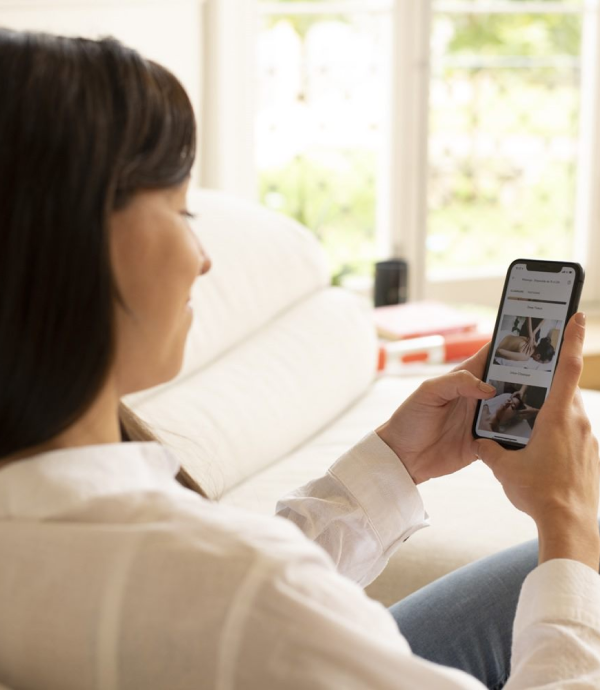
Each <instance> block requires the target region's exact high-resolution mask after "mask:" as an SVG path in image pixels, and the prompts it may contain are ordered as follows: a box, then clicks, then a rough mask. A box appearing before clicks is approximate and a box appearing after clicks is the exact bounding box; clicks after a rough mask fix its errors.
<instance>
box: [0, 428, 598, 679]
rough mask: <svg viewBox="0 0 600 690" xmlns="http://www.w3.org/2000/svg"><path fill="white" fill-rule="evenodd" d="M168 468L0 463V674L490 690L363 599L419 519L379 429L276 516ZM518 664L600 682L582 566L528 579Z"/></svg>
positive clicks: (559, 564) (592, 583)
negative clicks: (427, 652)
mask: <svg viewBox="0 0 600 690" xmlns="http://www.w3.org/2000/svg"><path fill="white" fill-rule="evenodd" d="M177 471H178V462H177V460H176V458H175V455H174V454H173V452H172V451H169V450H168V449H167V448H165V447H163V446H161V445H160V444H158V443H154V442H149V443H122V444H105V445H96V446H87V447H83V448H70V449H63V450H57V451H52V452H49V453H44V454H41V455H38V456H35V457H33V458H30V459H26V460H21V461H19V462H16V463H13V464H11V465H7V466H5V467H4V468H2V469H0V683H5V684H7V685H8V686H9V687H13V688H17V689H29V690H36V689H39V690H70V689H73V690H75V689H76V690H88V689H90V690H91V689H92V688H93V689H94V690H109V689H110V690H116V689H117V688H119V689H121V690H125V689H131V690H158V689H163V688H164V689H165V690H166V689H168V690H184V689H185V690H191V689H192V688H211V689H212V688H218V689H219V690H225V689H227V690H229V689H232V688H239V689H252V690H255V689H261V690H262V689H267V688H286V690H294V689H296V688H310V689H311V690H315V689H317V690H318V689H319V688H335V689H343V690H352V689H354V688H362V689H367V688H368V689H369V690H376V689H380V688H381V689H387V688H390V689H391V688H394V689H400V688H411V689H413V690H445V689H448V690H450V689H453V690H454V689H458V688H464V689H473V690H475V689H477V688H479V689H480V690H481V688H483V686H481V685H480V684H479V682H478V681H476V680H475V679H473V678H471V677H470V676H467V675H466V674H463V673H461V672H459V671H456V670H451V669H448V668H444V667H441V666H437V665H435V664H432V663H429V662H426V661H424V660H421V659H419V658H418V657H415V656H414V655H412V654H411V651H410V649H409V646H408V644H407V642H406V640H405V639H404V638H403V637H402V635H401V634H400V633H399V631H398V629H397V626H396V623H395V622H394V620H393V618H392V617H391V615H390V613H389V612H388V611H387V609H386V608H385V607H384V606H382V605H381V604H379V603H377V602H375V601H372V600H371V599H369V598H368V597H367V596H366V595H365V593H364V592H363V589H362V586H364V585H366V584H367V583H369V582H370V581H372V580H373V579H374V578H375V577H376V576H377V574H378V573H379V572H380V571H381V570H382V569H383V567H384V566H385V564H386V562H387V560H388V558H389V557H390V555H391V554H392V553H393V552H394V551H395V550H396V549H397V548H398V547H399V546H401V544H402V542H403V541H404V540H405V539H406V538H407V537H408V536H409V535H410V534H412V533H413V532H414V531H415V530H417V529H419V528H420V527H423V526H424V525H425V524H427V516H426V514H425V512H424V509H423V505H422V502H421V499H420V497H419V494H418V492H417V490H416V487H415V486H414V484H413V483H412V481H411V480H410V477H409V475H408V473H407V472H406V470H405V468H404V467H403V465H402V463H401V462H399V460H398V458H397V457H396V456H395V454H394V453H393V452H392V451H391V450H390V449H389V448H388V447H387V446H386V444H385V443H383V442H382V441H381V440H380V439H379V437H378V436H377V435H376V434H375V433H371V434H369V435H368V436H366V437H365V438H364V439H363V441H361V442H360V443H359V444H358V445H357V446H355V447H354V448H353V449H351V450H350V451H349V452H348V453H346V454H345V455H344V456H342V457H341V458H340V459H339V460H338V461H337V462H336V463H335V464H334V465H333V466H332V467H331V468H330V470H329V471H328V472H327V473H326V474H325V475H324V476H323V477H321V478H319V479H316V480H315V481H313V482H311V483H309V484H308V485H306V486H305V487H303V488H302V489H299V490H298V491H295V492H293V493H292V494H291V495H289V496H288V497H286V498H285V499H284V500H283V501H281V502H280V503H279V505H278V512H279V516H278V517H271V518H269V517H263V516H259V515H254V514H252V513H248V512H243V511H240V510H237V509H234V508H231V507H227V506H224V505H219V504H216V503H212V502H209V501H206V500H204V499H202V498H200V497H199V496H198V495H196V494H194V493H193V492H191V491H189V490H187V489H184V488H183V487H181V486H180V485H179V484H178V483H177V482H176V481H175V479H174V477H175V474H176V473H177ZM284 518H287V519H284ZM294 523H295V524H294ZM307 537H308V538H307ZM512 664H513V675H512V678H511V679H510V681H509V683H508V684H507V685H506V688H507V689H509V688H542V687H543V688H575V687H576V688H578V689H581V688H584V687H585V688H588V687H589V688H592V687H594V688H598V687H600V578H599V577H598V575H597V574H596V573H594V572H593V571H592V569H591V568H589V567H587V566H585V565H583V564H581V563H577V562H574V561H569V560H554V561H550V562H548V563H545V564H544V565H542V566H540V567H538V568H536V570H534V572H533V573H531V574H530V575H529V577H528V578H527V580H526V582H525V584H524V587H523V590H522V593H521V599H520V602H519V606H518V611H517V618H516V621H515V630H514V649H513V659H512Z"/></svg>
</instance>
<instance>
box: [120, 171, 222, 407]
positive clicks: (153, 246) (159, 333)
mask: <svg viewBox="0 0 600 690" xmlns="http://www.w3.org/2000/svg"><path fill="white" fill-rule="evenodd" d="M187 187H188V181H186V182H185V183H184V184H182V185H180V186H178V187H174V188H170V189H159V190H150V191H141V192H137V193H136V194H135V195H134V196H133V198H132V199H131V200H130V202H129V203H128V204H127V206H126V207H125V208H123V209H121V210H119V211H116V212H114V213H113V214H112V216H111V220H110V252H111V262H112V267H113V271H114V275H115V280H116V282H117V285H118V288H119V290H120V292H121V295H122V297H123V300H124V302H125V303H126V304H127V306H128V307H129V309H130V311H131V315H130V314H128V313H126V311H125V310H124V309H123V307H122V306H121V305H119V304H117V305H116V310H117V314H116V323H117V358H116V365H115V366H116V378H117V386H118V390H119V395H125V394H127V393H133V392H135V391H139V390H143V389H145V388H150V387H152V386H155V385H158V384H159V383H164V382H166V381H169V380H171V379H172V378H173V377H175V376H176V375H177V373H178V372H179V371H180V369H181V365H182V362H183V353H184V349H185V342H186V338H187V334H188V331H189V328H190V326H191V323H192V319H193V313H192V311H191V308H190V306H189V305H187V304H186V303H187V301H188V300H189V298H190V295H191V290H192V286H193V284H194V282H195V280H196V278H197V277H198V276H199V275H203V274H204V273H206V272H207V271H208V270H209V269H210V265H211V263H210V259H209V258H208V256H207V255H206V253H205V252H204V250H203V248H202V246H201V244H200V242H199V241H198V239H197V237H196V235H195V234H194V233H193V231H192V230H191V228H190V226H189V223H188V219H187V218H186V215H185V214H186V211H187V206H186V203H187V201H186V196H187Z"/></svg>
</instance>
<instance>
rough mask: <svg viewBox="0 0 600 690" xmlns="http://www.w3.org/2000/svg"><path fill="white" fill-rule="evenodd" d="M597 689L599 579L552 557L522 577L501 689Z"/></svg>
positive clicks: (586, 568) (599, 678)
mask: <svg viewBox="0 0 600 690" xmlns="http://www.w3.org/2000/svg"><path fill="white" fill-rule="evenodd" d="M520 688H523V689H524V688H548V689H549V688H552V689H554V688H556V689H557V690H558V689H559V688H560V689H561V690H568V689H569V688H573V689H575V688H577V690H583V688H600V577H599V575H598V573H597V572H596V571H594V570H592V568H590V567H589V566H587V565H584V564H583V563H579V562H577V561H572V560H567V559H553V560H551V561H547V562H546V563H542V565H540V566H538V567H537V568H536V569H535V570H533V571H532V572H531V573H530V574H529V575H528V576H527V578H526V579H525V582H524V583H523V587H522V589H521V594H520V597H519V604H518V606H517V613H516V616H515V623H514V629H513V648H512V670H511V677H510V679H509V681H508V683H507V684H506V685H505V689H506V690H517V689H520Z"/></svg>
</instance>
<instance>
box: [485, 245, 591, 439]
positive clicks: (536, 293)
mask: <svg viewBox="0 0 600 690" xmlns="http://www.w3.org/2000/svg"><path fill="white" fill-rule="evenodd" d="M583 281H584V272H583V268H582V267H581V266H580V265H579V264H577V263H573V262H569V261H538V260H533V259H517V260H516V261H513V262H512V263H511V265H510V266H509V268H508V272H507V274H506V281H505V283H504V289H503V291H502V299H501V300H500V308H499V309H498V316H497V318H496V325H495V327H494V335H493V338H492V344H491V346H490V351H489V354H488V359H487V362H486V366H485V371H484V374H483V380H484V381H485V382H486V383H490V384H492V386H494V387H495V388H496V394H495V395H494V397H493V398H491V399H489V400H480V401H479V402H478V403H477V409H476V411H475V419H474V421H473V435H474V436H475V438H491V439H493V440H494V441H497V442H498V443H500V444H501V445H503V446H504V447H505V448H513V449H518V448H523V447H524V446H526V445H527V442H528V441H529V438H530V436H531V432H532V430H533V427H534V425H535V420H536V417H537V415H538V412H539V410H540V409H541V407H542V405H543V404H544V401H545V399H546V397H547V395H548V391H549V390H550V386H551V385H552V378H553V377H554V371H555V369H556V363H557V361H558V357H559V354H560V348H561V345H562V339H563V334H564V329H565V325H566V323H567V321H568V320H569V319H570V318H571V316H572V315H573V314H574V313H575V312H576V311H577V308H578V306H579V298H580V297H581V290H582V289H583Z"/></svg>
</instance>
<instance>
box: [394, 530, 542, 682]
mask: <svg viewBox="0 0 600 690" xmlns="http://www.w3.org/2000/svg"><path fill="white" fill-rule="evenodd" d="M537 561H538V545H537V541H536V540H534V541H530V542H527V543H525V544H521V545H519V546H516V547H513V548H511V549H507V550H506V551H501V552H500V553H497V554H494V555H493V556H488V557H487V558H483V559H481V560H479V561H476V562H475V563H471V564H469V565H466V566H464V567H463V568H460V569H459V570H456V571H454V572H452V573H449V574H448V575H445V576H444V577H442V578H440V579H439V580H437V581H436V582H432V583H431V584H429V585H427V586H426V587H423V588H422V589H420V590H419V591H417V592H415V593H414V594H411V595H410V596H408V597H406V598H405V599H403V600H402V601H400V602H398V603H397V604H394V606H392V607H391V608H390V611H391V613H392V615H393V616H394V618H395V619H396V622H397V623H398V627H399V628H400V631H401V632H402V634H403V635H404V636H405V637H406V639H407V640H408V642H409V644H410V646H411V648H412V650H413V651H414V653H415V654H418V655H419V656H421V657H424V658H425V659H429V660H430V661H435V662H436V663H439V664H444V665H445V666H452V667H454V668H459V669H462V670H463V671H466V672H467V673H470V674H471V675H472V676H475V677H476V678H478V679H479V680H480V681H481V682H482V683H483V684H484V685H486V686H487V687H488V688H491V689H493V690H498V689H499V688H502V687H503V685H504V684H505V683H506V680H507V679H508V676H509V673H510V650H511V641H512V625H513V621H514V617H515V611H516V608H517V601H518V599H519V592H520V590H521V585H522V583H523V580H524V579H525V577H526V576H527V574H528V573H529V572H530V571H531V570H533V568H535V567H536V565H537Z"/></svg>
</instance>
